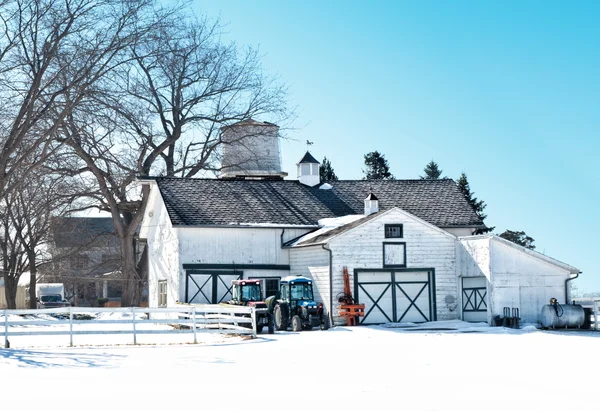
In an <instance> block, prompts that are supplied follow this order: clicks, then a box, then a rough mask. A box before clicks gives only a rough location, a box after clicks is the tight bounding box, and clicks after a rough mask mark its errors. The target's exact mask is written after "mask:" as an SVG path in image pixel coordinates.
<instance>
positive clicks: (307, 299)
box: [265, 276, 329, 331]
mask: <svg viewBox="0 0 600 411" xmlns="http://www.w3.org/2000/svg"><path fill="white" fill-rule="evenodd" d="M265 302H266V303H267V307H268V310H269V312H270V313H273V319H274V322H275V328H276V329H277V330H279V331H283V330H287V328H288V327H289V326H291V327H292V330H293V331H301V330H310V329H312V328H313V327H320V328H321V329H322V330H327V329H329V318H328V317H327V314H326V313H325V310H324V309H323V303H316V302H315V300H314V297H313V288H312V280H311V279H309V278H306V277H295V276H288V277H284V278H282V279H281V283H280V285H279V292H277V294H275V295H272V296H270V297H268V298H267V299H266V301H265Z"/></svg>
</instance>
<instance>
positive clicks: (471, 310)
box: [462, 277, 488, 322]
mask: <svg viewBox="0 0 600 411" xmlns="http://www.w3.org/2000/svg"><path fill="white" fill-rule="evenodd" d="M487 302H488V296H487V278H486V277H462V312H463V321H469V322H487V319H488V317H487V307H488V303H487Z"/></svg>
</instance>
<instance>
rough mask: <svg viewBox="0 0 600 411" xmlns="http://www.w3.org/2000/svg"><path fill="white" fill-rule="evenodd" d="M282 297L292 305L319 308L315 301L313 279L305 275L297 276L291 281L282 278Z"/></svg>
mask: <svg viewBox="0 0 600 411" xmlns="http://www.w3.org/2000/svg"><path fill="white" fill-rule="evenodd" d="M282 282H283V285H282V290H283V292H282V295H281V297H282V298H283V299H284V300H285V301H286V302H287V303H289V304H290V305H292V306H297V307H304V308H307V309H308V308H312V309H317V303H315V301H314V295H313V288H312V281H311V280H309V279H308V278H304V277H296V278H293V279H291V280H289V281H287V282H286V281H285V280H282Z"/></svg>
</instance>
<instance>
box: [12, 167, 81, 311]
mask: <svg viewBox="0 0 600 411" xmlns="http://www.w3.org/2000/svg"><path fill="white" fill-rule="evenodd" d="M12 177H13V178H16V179H18V180H19V181H20V184H19V185H18V186H15V187H16V188H17V189H15V190H12V191H10V192H8V193H5V196H4V198H3V203H2V219H3V225H4V233H3V240H2V243H3V246H2V247H3V263H4V265H5V272H4V280H5V283H6V284H7V286H6V290H5V292H6V300H7V302H9V308H15V306H13V305H12V304H14V302H15V297H16V294H17V285H18V283H19V279H20V277H21V275H22V273H23V272H24V271H26V270H27V269H28V270H29V272H30V283H29V285H30V287H29V293H30V294H29V297H30V308H35V298H36V296H35V288H36V287H35V286H36V279H37V273H38V268H39V267H40V266H41V265H43V264H48V263H49V256H48V254H47V247H46V244H47V240H48V237H49V231H50V226H51V219H52V218H53V217H54V216H57V215H61V214H64V213H66V212H68V211H69V210H70V209H71V206H72V204H74V198H75V197H76V196H77V191H78V190H76V189H75V186H74V185H73V184H72V182H70V181H68V180H66V179H65V178H64V177H63V176H62V175H59V174H54V173H49V172H48V171H47V170H42V169H37V170H35V171H33V172H31V173H28V174H27V177H23V178H21V176H20V175H16V174H13V176H12Z"/></svg>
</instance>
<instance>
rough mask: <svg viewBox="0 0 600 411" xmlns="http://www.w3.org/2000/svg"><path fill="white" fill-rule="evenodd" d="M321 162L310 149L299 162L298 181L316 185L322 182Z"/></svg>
mask: <svg viewBox="0 0 600 411" xmlns="http://www.w3.org/2000/svg"><path fill="white" fill-rule="evenodd" d="M319 164H320V163H319V162H318V161H317V160H316V159H315V158H314V157H313V156H312V154H310V153H309V152H308V151H307V152H306V154H304V157H302V160H300V162H298V164H297V166H298V181H300V182H301V183H302V184H304V185H306V186H309V187H314V186H316V185H318V184H320V183H321V176H320V175H319Z"/></svg>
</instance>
